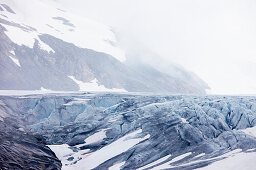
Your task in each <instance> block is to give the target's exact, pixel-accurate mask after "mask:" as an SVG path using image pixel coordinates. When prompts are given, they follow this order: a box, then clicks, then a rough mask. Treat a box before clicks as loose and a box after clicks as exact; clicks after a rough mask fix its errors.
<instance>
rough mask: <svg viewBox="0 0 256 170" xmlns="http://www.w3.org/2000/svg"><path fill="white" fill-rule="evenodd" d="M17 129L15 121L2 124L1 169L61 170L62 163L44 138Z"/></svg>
mask: <svg viewBox="0 0 256 170" xmlns="http://www.w3.org/2000/svg"><path fill="white" fill-rule="evenodd" d="M11 124H12V125H11ZM17 127H18V126H17V124H16V122H15V120H13V119H9V118H7V119H5V121H4V122H2V121H1V122H0V128H1V130H0V169H3V170H7V169H31V170H32V169H33V170H36V169H37V170H40V169H49V170H58V169H61V162H60V161H59V160H58V159H57V157H56V155H55V154H54V153H53V152H52V151H51V150H50V148H49V147H47V146H46V143H45V142H44V141H43V139H42V138H40V137H39V136H35V135H31V134H28V133H25V132H24V130H23V129H22V128H18V129H17Z"/></svg>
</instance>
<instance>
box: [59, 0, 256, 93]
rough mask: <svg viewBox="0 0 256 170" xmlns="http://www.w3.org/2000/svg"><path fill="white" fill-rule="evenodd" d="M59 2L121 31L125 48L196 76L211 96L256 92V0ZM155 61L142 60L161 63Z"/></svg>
mask: <svg viewBox="0 0 256 170" xmlns="http://www.w3.org/2000/svg"><path fill="white" fill-rule="evenodd" d="M57 2H58V0H57ZM61 2H63V6H65V7H67V8H69V9H70V10H71V11H73V12H75V13H79V14H80V15H82V16H87V17H89V18H93V19H95V20H97V21H100V22H102V23H105V24H107V25H110V26H112V27H113V29H117V30H118V31H119V32H120V34H121V36H122V38H121V40H123V44H124V46H125V47H128V48H129V47H133V48H136V50H139V48H140V47H141V46H146V47H147V48H148V49H150V50H151V51H153V52H155V53H157V54H158V55H159V56H161V57H162V58H163V59H164V60H163V61H165V62H174V63H177V64H179V65H181V66H183V67H185V68H186V69H188V70H190V71H193V72H195V73H196V74H197V75H199V77H201V78H202V79H203V80H204V81H205V82H206V83H207V84H208V85H209V86H210V87H211V91H210V92H211V93H213V94H214V93H215V94H252V93H253V94H256V85H255V84H256V79H255V73H256V70H255V68H256V67H255V64H256V56H255V55H256V50H255V48H254V47H255V45H256V34H255V29H256V23H255V21H254V18H255V16H256V12H255V11H256V9H255V8H256V4H255V3H256V2H255V1H253V0H245V1H240V0H235V1H232V0H225V1H222V0H217V1H204V0H195V1H194V0H182V1H168V0H160V1H155V0H140V1H136V0H129V1H128V0H127V1H118V0H109V1H104V2H103V1H100V0H95V1H89V0H85V1H83V0H78V1H76V2H77V3H72V1H69V0H64V1H61ZM134 41H139V42H140V43H134ZM153 59H154V60H152V59H148V58H147V57H144V58H143V60H148V61H150V62H152V63H154V62H155V61H159V58H158V57H155V58H153Z"/></svg>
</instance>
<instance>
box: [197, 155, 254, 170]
mask: <svg viewBox="0 0 256 170" xmlns="http://www.w3.org/2000/svg"><path fill="white" fill-rule="evenodd" d="M255 160H256V152H252V153H245V152H241V153H238V154H235V155H232V156H230V157H228V158H226V159H223V160H220V161H217V162H214V163H212V164H210V165H209V166H206V167H203V168H200V170H215V169H218V170H225V169H232V170H241V169H243V170H251V169H255V165H256V164H255Z"/></svg>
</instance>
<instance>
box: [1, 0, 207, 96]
mask: <svg viewBox="0 0 256 170" xmlns="http://www.w3.org/2000/svg"><path fill="white" fill-rule="evenodd" d="M0 42H1V43H0V76H1V82H0V90H40V89H42V90H43V89H48V90H53V91H77V90H82V91H120V92H126V91H128V92H158V93H175V94H177V93H182V94H205V90H206V89H207V88H208V86H207V85H206V84H205V83H204V82H203V81H202V80H200V79H199V78H198V77H197V76H195V75H192V74H191V73H190V72H188V71H186V70H185V69H183V68H176V66H175V65H169V66H168V67H169V70H173V68H175V69H176V70H179V72H180V73H182V75H186V76H185V77H182V76H175V74H170V72H171V73H172V71H170V72H162V71H161V70H159V69H156V68H154V67H152V66H150V65H148V64H145V63H143V62H142V63H141V64H140V65H136V66H134V65H129V64H126V63H125V61H126V60H127V59H128V58H127V57H128V56H127V55H125V53H126V52H124V51H123V50H122V49H121V48H120V47H118V42H117V40H116V37H115V34H114V33H113V32H112V31H111V28H110V27H107V26H105V25H103V24H100V23H97V22H94V21H91V20H88V19H85V18H81V17H79V16H77V15H73V14H72V13H69V12H68V11H65V9H63V8H62V6H61V4H59V3H58V2H56V1H52V0H44V1H43V0H35V1H29V0H24V1H15V0H1V4H0ZM127 53H128V52H127Z"/></svg>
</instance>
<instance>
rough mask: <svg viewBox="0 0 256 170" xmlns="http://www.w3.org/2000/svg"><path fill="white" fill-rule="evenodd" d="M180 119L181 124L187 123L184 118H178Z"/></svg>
mask: <svg viewBox="0 0 256 170" xmlns="http://www.w3.org/2000/svg"><path fill="white" fill-rule="evenodd" d="M180 119H181V121H182V123H188V122H187V120H186V119H185V118H183V117H182V118H180Z"/></svg>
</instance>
